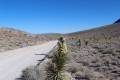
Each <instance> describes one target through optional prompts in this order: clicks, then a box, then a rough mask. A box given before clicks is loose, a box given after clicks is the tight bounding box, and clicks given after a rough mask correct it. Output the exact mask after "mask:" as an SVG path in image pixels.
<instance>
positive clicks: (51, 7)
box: [0, 0, 120, 33]
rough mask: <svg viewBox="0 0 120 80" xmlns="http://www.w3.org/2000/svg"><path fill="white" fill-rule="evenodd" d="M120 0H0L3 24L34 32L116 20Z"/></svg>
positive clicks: (0, 23) (67, 29)
mask: <svg viewBox="0 0 120 80" xmlns="http://www.w3.org/2000/svg"><path fill="white" fill-rule="evenodd" d="M118 18H120V0H0V26H1V27H12V28H16V29H20V30H24V31H27V32H31V33H53V32H55V33H67V32H74V31H81V30H86V29H91V28H94V27H99V26H102V25H107V24H111V23H113V22H114V21H115V20H117V19H118Z"/></svg>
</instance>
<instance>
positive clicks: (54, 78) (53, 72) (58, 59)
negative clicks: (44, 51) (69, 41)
mask: <svg viewBox="0 0 120 80" xmlns="http://www.w3.org/2000/svg"><path fill="white" fill-rule="evenodd" d="M67 53H68V51H67V45H66V43H65V41H64V39H63V37H60V39H59V41H58V50H57V52H56V53H55V54H54V57H53V58H52V60H51V62H50V63H49V67H48V76H47V80H65V79H64V75H62V73H63V72H64V70H63V68H64V65H65V62H66V56H67Z"/></svg>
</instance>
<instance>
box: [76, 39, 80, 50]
mask: <svg viewBox="0 0 120 80" xmlns="http://www.w3.org/2000/svg"><path fill="white" fill-rule="evenodd" d="M77 46H78V47H79V48H80V47H81V40H80V39H78V41H77Z"/></svg>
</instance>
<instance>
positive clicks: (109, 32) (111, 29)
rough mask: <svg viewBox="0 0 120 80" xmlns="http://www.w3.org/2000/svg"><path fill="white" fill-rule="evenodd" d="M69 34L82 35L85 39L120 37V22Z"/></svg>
mask: <svg viewBox="0 0 120 80" xmlns="http://www.w3.org/2000/svg"><path fill="white" fill-rule="evenodd" d="M66 35H67V36H72V37H80V38H83V39H90V40H91V39H98V40H99V39H113V38H114V39H115V38H117V39H120V23H116V24H111V25H106V26H102V27H99V28H95V29H91V30H86V31H81V32H75V33H69V34H66Z"/></svg>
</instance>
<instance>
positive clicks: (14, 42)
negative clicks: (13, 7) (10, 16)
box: [0, 28, 48, 52]
mask: <svg viewBox="0 0 120 80" xmlns="http://www.w3.org/2000/svg"><path fill="white" fill-rule="evenodd" d="M47 40H48V38H47V37H46V36H43V35H34V34H31V33H27V32H23V31H20V30H16V29H12V28H0V52H1V51H6V50H11V49H16V48H21V47H25V46H32V45H38V44H41V43H42V42H45V41H47Z"/></svg>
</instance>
